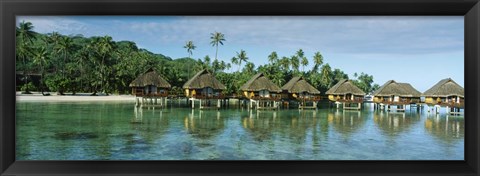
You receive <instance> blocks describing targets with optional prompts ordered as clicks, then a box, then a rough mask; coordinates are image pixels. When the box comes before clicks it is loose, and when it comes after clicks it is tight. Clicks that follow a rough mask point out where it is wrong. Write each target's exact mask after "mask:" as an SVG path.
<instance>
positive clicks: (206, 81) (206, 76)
mask: <svg viewBox="0 0 480 176" xmlns="http://www.w3.org/2000/svg"><path fill="white" fill-rule="evenodd" d="M206 87H211V88H212V89H217V90H225V85H223V84H222V83H221V82H220V81H218V80H217V79H216V78H215V76H213V75H212V74H211V73H210V72H208V71H207V70H206V69H204V70H202V71H199V72H198V73H197V74H195V76H193V77H192V78H191V79H190V80H188V81H187V82H186V83H185V84H184V85H183V88H184V89H203V88H206Z"/></svg>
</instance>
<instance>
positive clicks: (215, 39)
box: [210, 32, 225, 59]
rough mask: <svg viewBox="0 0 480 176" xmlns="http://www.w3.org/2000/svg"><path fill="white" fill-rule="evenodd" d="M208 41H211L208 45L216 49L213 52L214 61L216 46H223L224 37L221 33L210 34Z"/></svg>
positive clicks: (216, 52)
mask: <svg viewBox="0 0 480 176" xmlns="http://www.w3.org/2000/svg"><path fill="white" fill-rule="evenodd" d="M210 39H211V40H212V41H211V42H210V44H212V46H215V47H216V50H215V59H217V54H218V44H221V45H223V42H224V41H225V36H224V35H223V34H222V33H220V32H215V33H211V36H210Z"/></svg>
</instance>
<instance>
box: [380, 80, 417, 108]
mask: <svg viewBox="0 0 480 176" xmlns="http://www.w3.org/2000/svg"><path fill="white" fill-rule="evenodd" d="M421 94H422V93H421V92H419V91H418V90H416V89H415V88H413V87H412V85H410V84H408V83H399V82H396V81H394V80H390V81H387V82H386V83H385V84H383V85H382V86H381V87H380V88H379V89H377V90H376V91H375V92H374V93H373V102H374V103H376V104H379V105H380V109H383V108H384V106H385V105H386V106H387V110H390V107H391V106H396V108H397V111H405V107H406V105H414V106H416V107H417V108H418V107H419V106H417V104H418V103H420V96H421ZM411 107H412V106H411Z"/></svg>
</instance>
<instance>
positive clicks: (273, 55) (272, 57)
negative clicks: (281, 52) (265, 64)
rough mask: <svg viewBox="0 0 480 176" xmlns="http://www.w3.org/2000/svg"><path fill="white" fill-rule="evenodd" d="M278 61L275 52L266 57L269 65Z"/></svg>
mask: <svg viewBox="0 0 480 176" xmlns="http://www.w3.org/2000/svg"><path fill="white" fill-rule="evenodd" d="M277 60H278V55H277V52H275V51H274V52H272V53H271V54H270V55H268V61H269V62H270V63H271V64H275V63H276V62H277Z"/></svg>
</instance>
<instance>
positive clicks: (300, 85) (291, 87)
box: [282, 77, 320, 94]
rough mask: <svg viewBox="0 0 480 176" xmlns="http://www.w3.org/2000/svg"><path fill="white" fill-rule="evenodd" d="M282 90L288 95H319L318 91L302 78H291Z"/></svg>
mask: <svg viewBox="0 0 480 176" xmlns="http://www.w3.org/2000/svg"><path fill="white" fill-rule="evenodd" d="M282 90H284V91H288V93H301V92H308V93H310V94H320V91H318V89H316V88H315V87H313V86H312V85H311V84H309V83H308V82H307V81H306V80H305V79H303V77H293V78H292V79H291V80H290V81H288V82H287V84H285V85H283V87H282Z"/></svg>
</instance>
